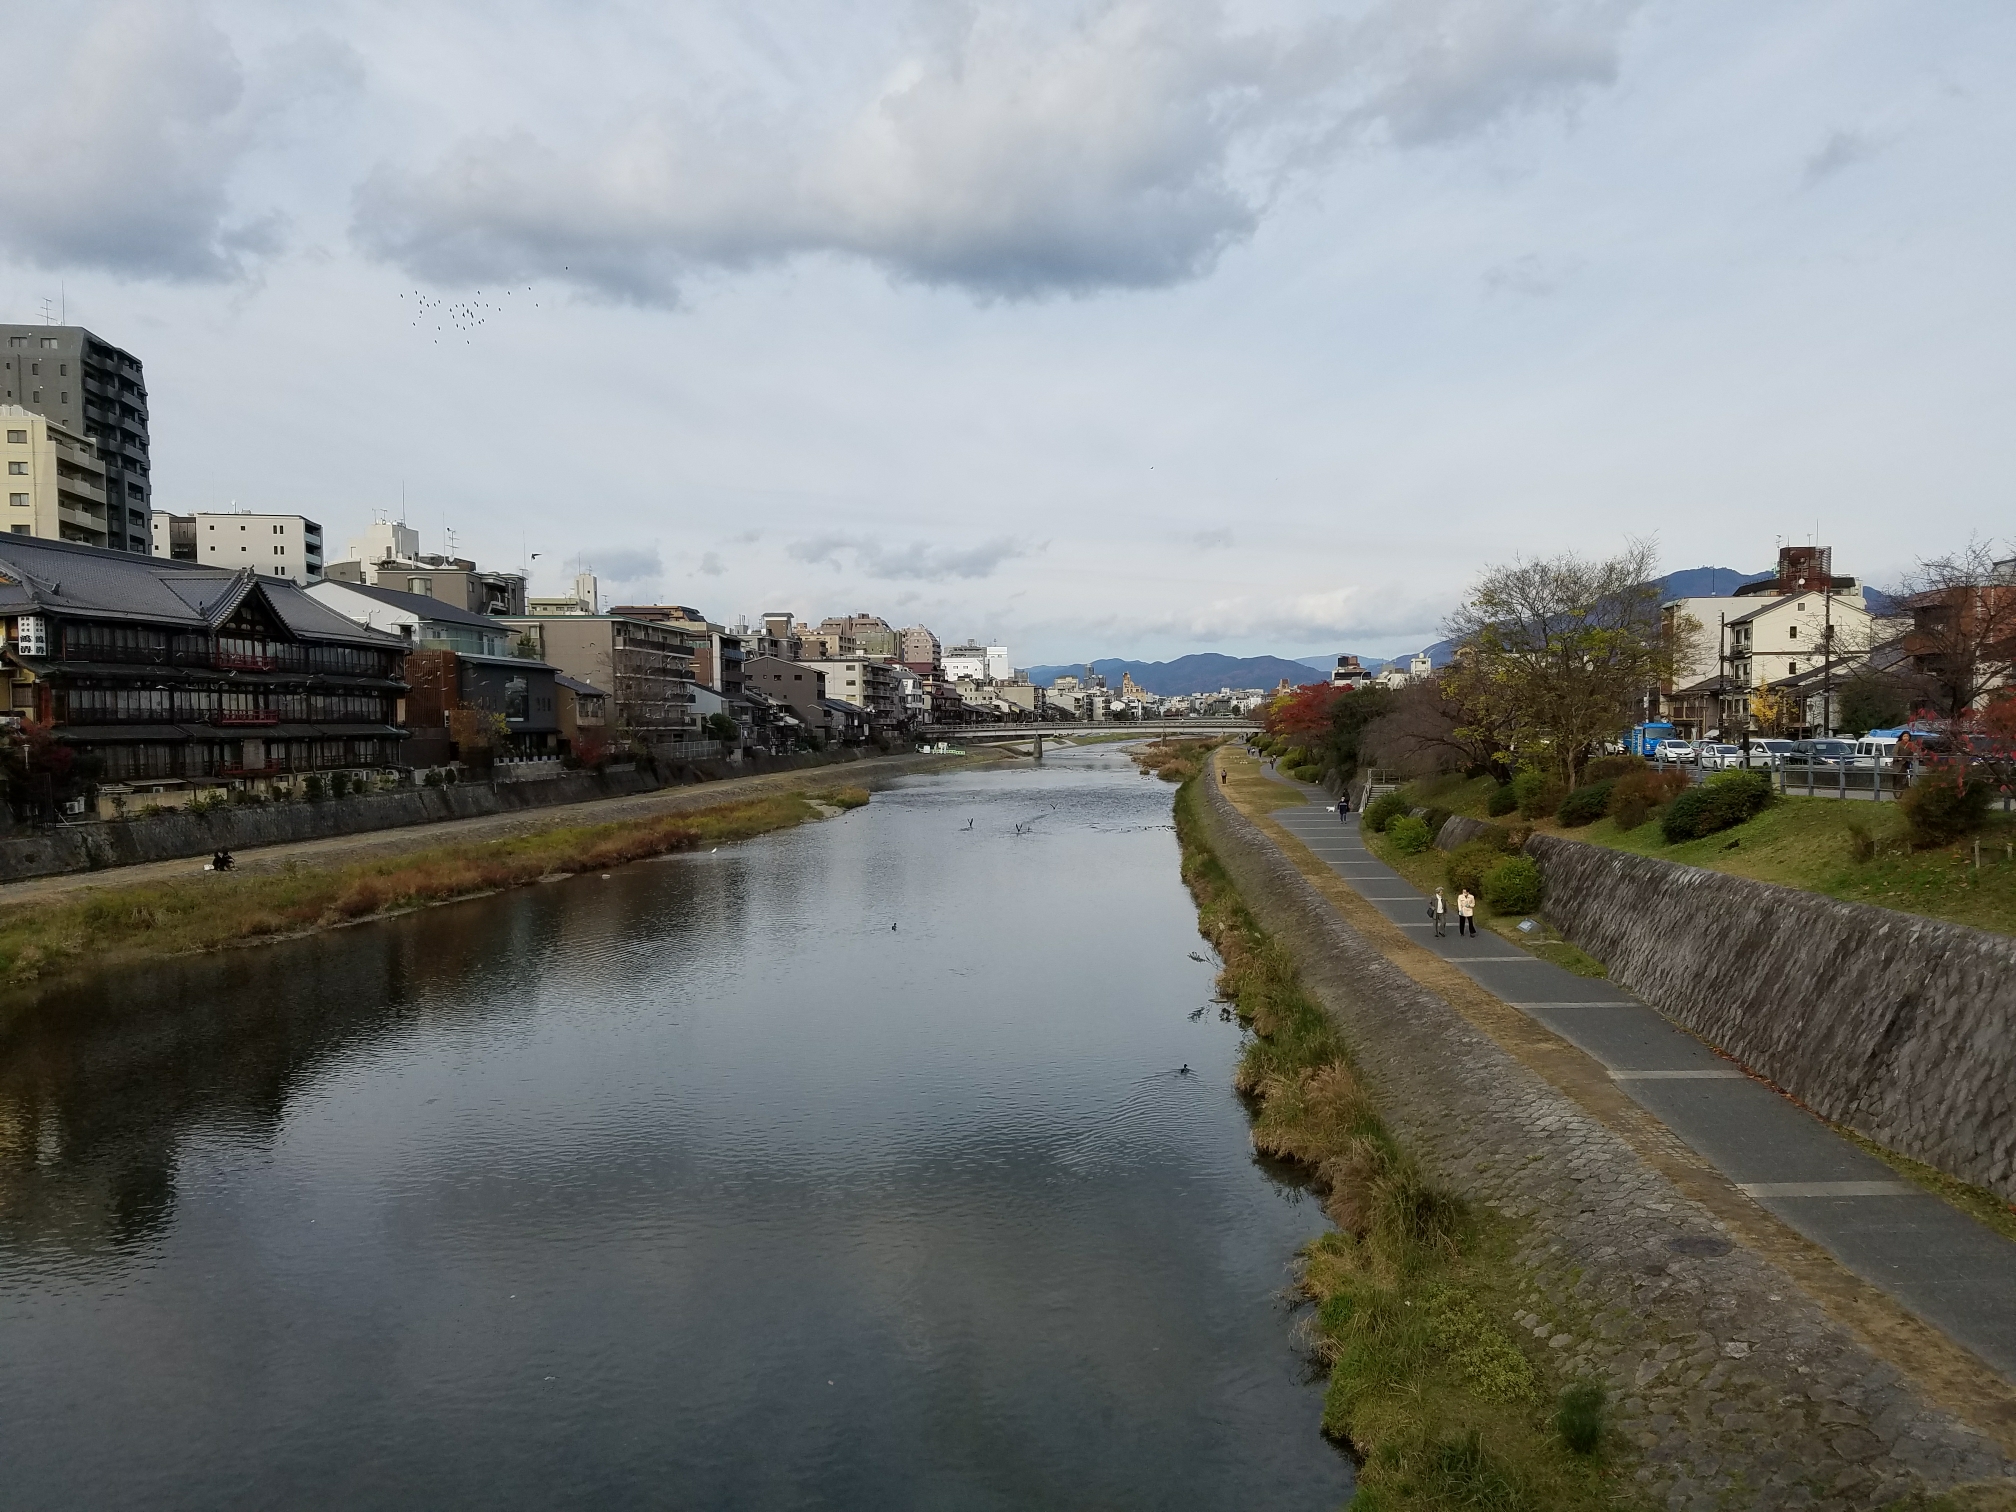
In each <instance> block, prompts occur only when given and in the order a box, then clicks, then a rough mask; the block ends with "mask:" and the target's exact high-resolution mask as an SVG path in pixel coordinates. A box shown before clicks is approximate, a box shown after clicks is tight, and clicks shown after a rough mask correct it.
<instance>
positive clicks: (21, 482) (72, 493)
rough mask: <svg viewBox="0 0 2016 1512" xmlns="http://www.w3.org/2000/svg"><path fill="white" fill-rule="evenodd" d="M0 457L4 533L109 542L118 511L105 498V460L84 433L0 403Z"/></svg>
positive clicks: (95, 543) (81, 542) (89, 543)
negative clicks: (4, 474) (4, 470)
mask: <svg viewBox="0 0 2016 1512" xmlns="http://www.w3.org/2000/svg"><path fill="white" fill-rule="evenodd" d="M0 458H4V459H5V465H6V468H7V510H6V515H5V519H6V522H7V533H8V534H9V535H20V536H33V537H35V538H36V539H38V540H43V541H69V542H71V543H73V544H75V545H78V546H105V545H108V544H109V543H110V539H111V524H112V521H111V516H112V515H114V514H116V513H118V511H117V510H116V509H114V508H112V507H111V506H109V505H108V504H107V503H106V500H107V499H108V498H109V497H110V493H109V480H108V479H107V477H106V471H105V464H104V462H103V461H102V460H101V459H100V458H99V455H98V447H97V445H96V444H95V443H94V442H92V441H91V440H90V439H89V438H87V437H85V436H82V435H79V434H77V433H76V432H74V431H71V430H69V429H67V428H65V427H64V426H62V425H60V424H58V423H57V422H56V421H54V420H51V419H49V418H48V417H47V416H45V415H38V414H35V413H34V412H33V411H30V410H27V409H24V408H22V407H21V406H20V405H18V404H0ZM121 528H122V529H123V528H124V527H123V526H122V527H121ZM118 549H120V550H123V549H124V548H123V547H121V548H118Z"/></svg>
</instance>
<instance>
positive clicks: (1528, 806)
mask: <svg viewBox="0 0 2016 1512" xmlns="http://www.w3.org/2000/svg"><path fill="white" fill-rule="evenodd" d="M1512 793H1513V796H1514V797H1515V798H1517V799H1518V801H1519V817H1520V818H1522V819H1545V818H1547V817H1548V816H1549V815H1551V814H1552V813H1553V812H1554V810H1555V809H1556V808H1558V807H1559V806H1560V803H1561V800H1562V798H1563V797H1564V796H1565V794H1564V793H1563V791H1562V787H1561V784H1560V783H1559V782H1557V781H1556V780H1555V779H1554V778H1552V777H1549V776H1547V775H1546V774H1545V773H1543V772H1521V773H1520V774H1519V775H1518V776H1517V777H1514V778H1513V779H1512Z"/></svg>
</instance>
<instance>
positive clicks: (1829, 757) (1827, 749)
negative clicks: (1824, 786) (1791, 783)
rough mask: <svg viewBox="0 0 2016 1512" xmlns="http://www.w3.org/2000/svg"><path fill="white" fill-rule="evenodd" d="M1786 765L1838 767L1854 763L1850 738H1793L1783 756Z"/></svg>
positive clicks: (1852, 745) (1853, 743)
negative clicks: (1789, 747) (1790, 746)
mask: <svg viewBox="0 0 2016 1512" xmlns="http://www.w3.org/2000/svg"><path fill="white" fill-rule="evenodd" d="M1784 764H1785V765H1786V766H1797V767H1806V766H1815V767H1839V766H1854V765H1855V742H1854V741H1852V740H1795V741H1793V742H1792V749H1791V750H1790V751H1789V752H1787V753H1786V755H1785V757H1784Z"/></svg>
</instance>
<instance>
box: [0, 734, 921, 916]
mask: <svg viewBox="0 0 2016 1512" xmlns="http://www.w3.org/2000/svg"><path fill="white" fill-rule="evenodd" d="M956 759H958V758H948V757H945V756H918V755H914V754H913V755H904V756H880V757H868V758H864V759H863V760H860V761H850V762H836V763H835V764H833V765H831V766H815V767H800V768H799V769H797V770H796V771H790V772H766V773H764V774H763V775H761V776H759V777H729V778H725V779H723V780H722V781H720V782H702V783H695V784H693V785H691V786H685V787H672V788H660V789H658V790H657V791H656V792H650V793H634V794H631V795H630V796H628V797H624V798H595V799H591V800H589V801H588V802H586V803H567V804H561V805H559V806H557V807H554V808H542V809H522V810H519V811H518V812H516V813H510V814H488V815H485V816H484V817H482V818H480V819H444V820H441V821H439V822H438V823H434V824H412V825H406V826H404V827H402V828H399V829H382V830H364V831H362V832H360V833H358V834H354V835H329V836H325V837H324V838H322V839H319V840H295V841H289V842H287V843H286V844H282V845H262V846H258V847H256V848H251V849H246V850H240V851H237V852H234V853H233V859H234V860H235V861H236V862H237V863H238V864H237V871H238V872H240V873H244V872H272V871H282V870H285V869H286V867H287V866H289V865H290V864H294V863H300V864H305V865H313V866H348V865H349V864H350V863H352V862H354V861H367V860H372V859H374V858H377V857H380V856H391V855H399V854H402V853H404V852H406V851H415V850H426V849H428V848H429V847H430V846H436V845H455V844H461V843H463V842H465V841H469V840H501V839H505V838H507V837H509V836H512V835H532V834H537V833H539V832H540V831H542V830H550V829H571V828H573V827H574V826H576V825H582V824H608V823H610V822H612V821H613V820H617V819H643V818H650V817H653V816H655V815H658V814H672V813H678V812H680V811H682V810H685V809H696V808H711V807H713V806H714V805H715V804H717V803H734V802H737V801H739V800H741V799H745V798H762V797H766V796H768V795H770V794H773V793H795V792H803V791H805V790H806V789H808V788H833V787H870V788H872V787H876V786H878V785H880V784H882V783H884V782H887V781H889V780H890V779H892V778H895V777H902V776H905V775H908V774H909V773H912V772H919V771H925V770H932V769H943V768H944V767H946V766H947V765H948V764H949V763H950V762H951V761H953V760H956ZM204 862H205V858H204V857H202V856H183V857H179V858H177V859H175V860H172V861H147V862H142V863H141V864H139V865H137V866H121V867H115V868H113V869H111V870H108V871H91V872H66V873H64V874H63V875H61V876H56V877H30V878H28V879H27V880H25V881H21V882H8V883H0V908H4V907H5V906H6V905H8V904H10V903H29V902H36V901H39V900H41V899H44V898H55V897H61V896H64V895H65V894H69V893H76V892H83V891H86V890H89V889H91V888H102V887H128V886H133V885H136V884H139V883H144V882H165V881H169V880H171V879H173V878H176V877H191V876H201V875H203V868H204Z"/></svg>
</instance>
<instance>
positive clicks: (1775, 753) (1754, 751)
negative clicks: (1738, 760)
mask: <svg viewBox="0 0 2016 1512" xmlns="http://www.w3.org/2000/svg"><path fill="white" fill-rule="evenodd" d="M1791 752H1792V742H1791V741H1789V740H1781V739H1779V738H1778V737H1777V736H1775V735H1767V736H1765V737H1763V738H1762V739H1756V740H1752V741H1751V742H1750V765H1751V766H1753V767H1763V768H1764V769H1765V770H1767V771H1769V770H1770V769H1771V768H1773V767H1776V766H1777V765H1779V764H1780V763H1781V762H1783V761H1784V759H1785V758H1786V757H1787V756H1788V755H1790V754H1791Z"/></svg>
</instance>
